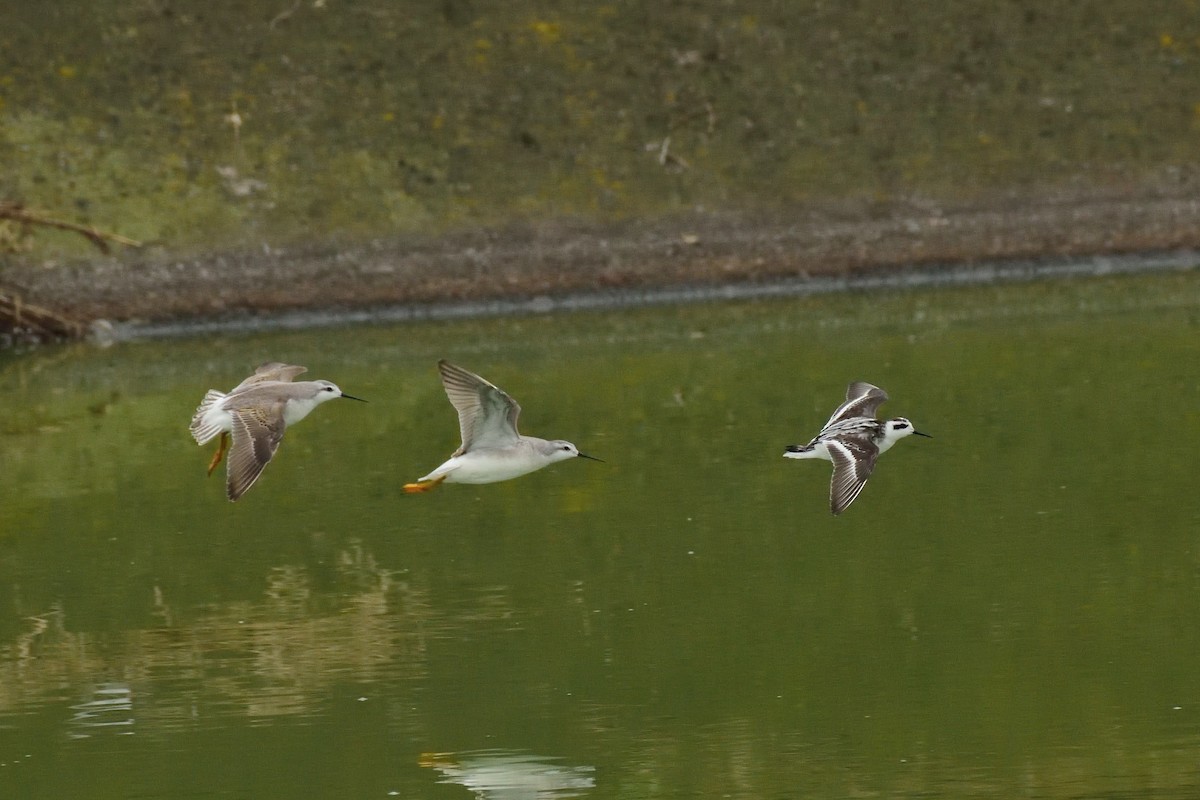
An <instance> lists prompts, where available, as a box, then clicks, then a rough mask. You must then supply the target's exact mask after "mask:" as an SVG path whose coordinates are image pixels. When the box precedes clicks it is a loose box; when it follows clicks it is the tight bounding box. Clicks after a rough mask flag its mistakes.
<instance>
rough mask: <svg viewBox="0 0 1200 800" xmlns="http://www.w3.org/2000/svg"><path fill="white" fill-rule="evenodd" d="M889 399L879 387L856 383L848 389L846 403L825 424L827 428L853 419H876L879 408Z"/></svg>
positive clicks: (860, 382) (863, 382) (864, 382)
mask: <svg viewBox="0 0 1200 800" xmlns="http://www.w3.org/2000/svg"><path fill="white" fill-rule="evenodd" d="M887 399H888V394H887V392H885V391H884V390H883V389H880V388H879V387H878V386H875V385H873V384H870V383H867V382H866V381H855V382H854V383H852V384H850V385H849V386H848V387H846V402H844V403H842V404H841V405H840V406H838V407H837V410H836V411H834V412H833V416H831V417H830V418H829V421H828V422H826V423H825V427H826V428H828V427H829V426H830V425H832V424H833V423H835V422H840V421H841V420H844V419H852V418H853V417H871V418H874V417H875V414H876V413H877V412H878V411H879V407H880V406H881V405H883V404H884V403H885V402H887Z"/></svg>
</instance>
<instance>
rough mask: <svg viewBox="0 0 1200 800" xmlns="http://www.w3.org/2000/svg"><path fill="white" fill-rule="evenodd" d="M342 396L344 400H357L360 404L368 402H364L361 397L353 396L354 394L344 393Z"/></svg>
mask: <svg viewBox="0 0 1200 800" xmlns="http://www.w3.org/2000/svg"><path fill="white" fill-rule="evenodd" d="M341 396H342V397H344V398H346V399H347V400H357V401H358V402H360V403H365V402H367V401H366V400H363V399H362V398H361V397H355V396H354V395H352V394H346V393H345V392H342V394H341Z"/></svg>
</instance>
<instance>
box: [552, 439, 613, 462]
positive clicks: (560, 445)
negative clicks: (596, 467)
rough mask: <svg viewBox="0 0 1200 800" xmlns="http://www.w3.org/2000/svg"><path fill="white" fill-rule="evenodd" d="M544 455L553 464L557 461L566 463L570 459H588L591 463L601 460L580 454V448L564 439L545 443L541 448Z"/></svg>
mask: <svg viewBox="0 0 1200 800" xmlns="http://www.w3.org/2000/svg"><path fill="white" fill-rule="evenodd" d="M539 449H540V450H541V452H542V455H543V456H545V457H546V459H548V460H549V461H550V462H551V463H554V462H556V461H566V460H567V459H568V458H586V459H588V460H590V461H600V460H601V459H599V458H596V457H595V456H589V455H588V454H587V453H581V452H579V448H578V447H576V446H575V445H573V444H571V443H570V442H565V441H563V440H562V439H552V440H550V441H548V442H543V443H542V446H541V447H540V448H539Z"/></svg>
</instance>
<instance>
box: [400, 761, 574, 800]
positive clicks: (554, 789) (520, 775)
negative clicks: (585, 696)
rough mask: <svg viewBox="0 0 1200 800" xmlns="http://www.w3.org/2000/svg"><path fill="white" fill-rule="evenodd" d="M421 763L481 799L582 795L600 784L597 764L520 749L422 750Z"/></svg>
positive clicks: (527, 799)
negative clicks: (571, 761) (574, 763)
mask: <svg viewBox="0 0 1200 800" xmlns="http://www.w3.org/2000/svg"><path fill="white" fill-rule="evenodd" d="M419 763H420V765H421V766H422V767H428V768H431V769H434V770H437V771H438V772H439V773H441V775H442V778H441V779H440V780H439V781H438V782H439V783H455V784H458V785H460V786H464V787H466V788H467V789H470V790H471V792H472V793H473V794H474V795H475V796H476V797H478V798H481V800H484V799H485V798H486V800H539V798H566V797H582V796H583V795H584V794H586V793H587V790H589V789H593V788H595V786H596V781H595V777H594V775H593V773H595V771H596V770H595V767H590V766H570V765H568V764H565V763H563V760H562V759H557V758H549V757H546V756H538V755H534V754H532V753H522V752H519V751H509V750H476V751H468V752H463V753H422V754H421V759H420V762H419Z"/></svg>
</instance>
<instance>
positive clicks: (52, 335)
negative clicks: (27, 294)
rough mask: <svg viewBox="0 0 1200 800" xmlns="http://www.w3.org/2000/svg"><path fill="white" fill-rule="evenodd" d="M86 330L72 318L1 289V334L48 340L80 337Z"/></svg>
mask: <svg viewBox="0 0 1200 800" xmlns="http://www.w3.org/2000/svg"><path fill="white" fill-rule="evenodd" d="M85 333H86V328H85V327H84V326H83V325H82V324H80V323H78V322H76V321H75V320H72V319H69V318H67V317H64V316H63V315H62V314H58V313H56V312H54V311H51V310H50V309H48V308H42V307H41V306H36V305H32V304H30V303H26V302H24V301H22V300H21V297H20V295H16V294H9V293H8V292H5V291H3V290H0V335H7V336H16V337H18V338H31V339H37V340H40V341H51V340H56V339H79V338H82V337H83V335H84V334H85Z"/></svg>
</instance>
